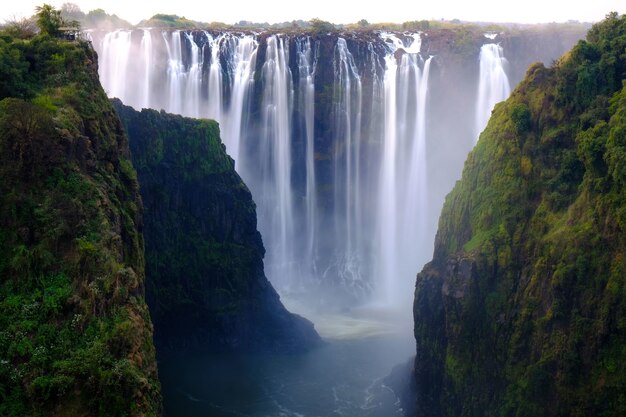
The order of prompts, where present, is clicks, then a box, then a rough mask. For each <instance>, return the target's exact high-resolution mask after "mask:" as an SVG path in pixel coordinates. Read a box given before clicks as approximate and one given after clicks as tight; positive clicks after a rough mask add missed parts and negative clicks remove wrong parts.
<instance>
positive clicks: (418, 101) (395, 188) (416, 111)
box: [376, 34, 432, 305]
mask: <svg viewBox="0 0 626 417" xmlns="http://www.w3.org/2000/svg"><path fill="white" fill-rule="evenodd" d="M382 37H383V39H385V40H386V41H387V44H388V45H389V53H388V55H387V56H386V58H385V62H386V67H387V68H386V71H385V81H384V88H385V136H384V148H383V163H382V168H381V176H380V198H379V218H378V225H379V226H378V233H379V242H380V246H381V249H380V257H379V258H377V259H378V265H377V268H376V271H377V272H378V274H379V275H380V278H381V280H380V281H379V282H381V283H382V294H384V297H385V298H384V299H383V300H384V301H385V302H387V303H388V304H390V305H397V304H398V303H400V304H403V305H405V304H406V303H407V302H409V301H410V298H411V296H412V292H411V291H410V289H411V287H412V281H413V277H414V275H415V273H416V271H419V269H421V267H422V266H423V263H424V262H426V260H427V259H428V256H430V252H429V251H428V250H427V248H429V246H430V244H429V243H427V242H429V241H430V240H431V236H430V233H431V232H430V231H429V230H428V228H427V227H426V225H427V223H428V222H427V218H428V213H427V207H428V205H427V201H428V194H427V188H426V184H427V178H426V175H427V171H426V103H427V101H426V99H427V90H428V76H429V72H430V63H431V60H432V58H428V59H427V60H426V62H422V58H421V56H420V55H419V50H420V45H421V42H420V41H419V39H420V38H419V37H418V36H413V42H412V43H411V44H410V45H405V43H404V42H403V41H402V40H401V39H399V38H398V37H397V36H395V35H393V34H383V35H382ZM420 65H421V66H420ZM426 254H427V255H426ZM425 255H426V256H425Z"/></svg>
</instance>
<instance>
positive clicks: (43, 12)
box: [35, 4, 63, 36]
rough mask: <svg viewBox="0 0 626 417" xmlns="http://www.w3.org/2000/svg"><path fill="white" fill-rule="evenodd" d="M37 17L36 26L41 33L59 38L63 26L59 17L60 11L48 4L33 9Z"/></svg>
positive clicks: (61, 18)
mask: <svg viewBox="0 0 626 417" xmlns="http://www.w3.org/2000/svg"><path fill="white" fill-rule="evenodd" d="M35 11H36V14H35V15H36V16H37V26H39V30H40V31H41V33H45V34H48V35H50V36H59V35H60V33H61V32H60V30H59V29H60V28H61V26H63V17H61V11H60V10H57V9H55V8H54V7H53V6H51V5H49V4H44V5H43V6H37V7H35Z"/></svg>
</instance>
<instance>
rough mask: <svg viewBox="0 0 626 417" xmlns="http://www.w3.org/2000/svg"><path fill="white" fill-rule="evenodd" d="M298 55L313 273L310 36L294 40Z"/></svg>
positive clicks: (314, 214) (314, 203)
mask: <svg viewBox="0 0 626 417" xmlns="http://www.w3.org/2000/svg"><path fill="white" fill-rule="evenodd" d="M296 48H297V51H296V53H297V56H298V78H299V85H298V88H299V91H298V97H299V100H300V101H299V103H298V105H299V107H300V108H301V109H303V113H304V116H303V119H304V123H303V124H304V134H305V137H306V159H305V162H306V195H305V199H306V203H305V214H304V216H305V218H306V221H305V224H306V236H307V241H306V247H305V249H304V250H305V264H308V265H311V266H312V271H311V272H312V273H313V274H315V273H316V271H315V265H316V262H315V261H316V258H317V240H316V231H317V228H318V227H319V223H318V218H317V185H316V184H317V182H316V180H315V136H314V135H315V120H314V117H315V84H314V79H315V66H316V64H317V57H316V56H314V55H313V49H312V48H311V39H310V38H309V37H306V38H304V39H298V40H297V41H296Z"/></svg>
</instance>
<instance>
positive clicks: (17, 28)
mask: <svg viewBox="0 0 626 417" xmlns="http://www.w3.org/2000/svg"><path fill="white" fill-rule="evenodd" d="M2 30H3V31H4V32H5V33H6V34H8V35H10V36H13V37H14V38H18V39H28V38H32V37H33V36H34V35H35V33H37V24H36V23H35V20H34V19H33V18H32V17H24V18H21V19H20V18H17V17H15V16H13V17H12V18H11V19H8V20H6V22H5V25H4V27H3V28H2Z"/></svg>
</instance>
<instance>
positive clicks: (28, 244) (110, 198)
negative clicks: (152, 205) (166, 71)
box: [0, 31, 160, 417]
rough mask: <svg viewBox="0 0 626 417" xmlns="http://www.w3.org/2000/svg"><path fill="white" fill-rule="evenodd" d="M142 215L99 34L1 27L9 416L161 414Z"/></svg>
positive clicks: (1, 239)
mask: <svg viewBox="0 0 626 417" xmlns="http://www.w3.org/2000/svg"><path fill="white" fill-rule="evenodd" d="M48 33H50V32H49V31H48ZM141 224H142V207H141V200H140V198H139V191H138V183H137V178H136V173H135V171H134V169H133V168H132V165H131V162H130V160H129V151H128V142H127V138H126V136H125V134H124V133H123V129H122V126H121V124H120V122H119V119H118V117H117V115H116V114H115V111H114V110H113V108H112V106H111V104H110V103H109V101H108V100H107V97H106V95H105V93H104V91H103V90H102V88H101V86H100V84H99V81H98V74H97V64H96V56H95V53H94V51H93V50H92V49H91V47H90V45H88V44H87V43H85V42H66V41H62V40H59V39H56V38H53V37H51V36H50V35H48V34H42V35H38V36H35V37H32V38H29V39H25V40H17V39H14V38H12V37H11V36H8V35H6V34H0V415H2V416H16V417H17V416H20V417H22V416H103V417H104V416H107V417H110V416H155V415H159V414H160V393H159V392H160V388H159V383H158V380H157V370H156V361H155V353H154V347H153V342H152V325H151V322H150V318H149V315H148V309H147V306H146V304H145V301H144V259H143V238H142V235H141V233H140V229H141Z"/></svg>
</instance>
